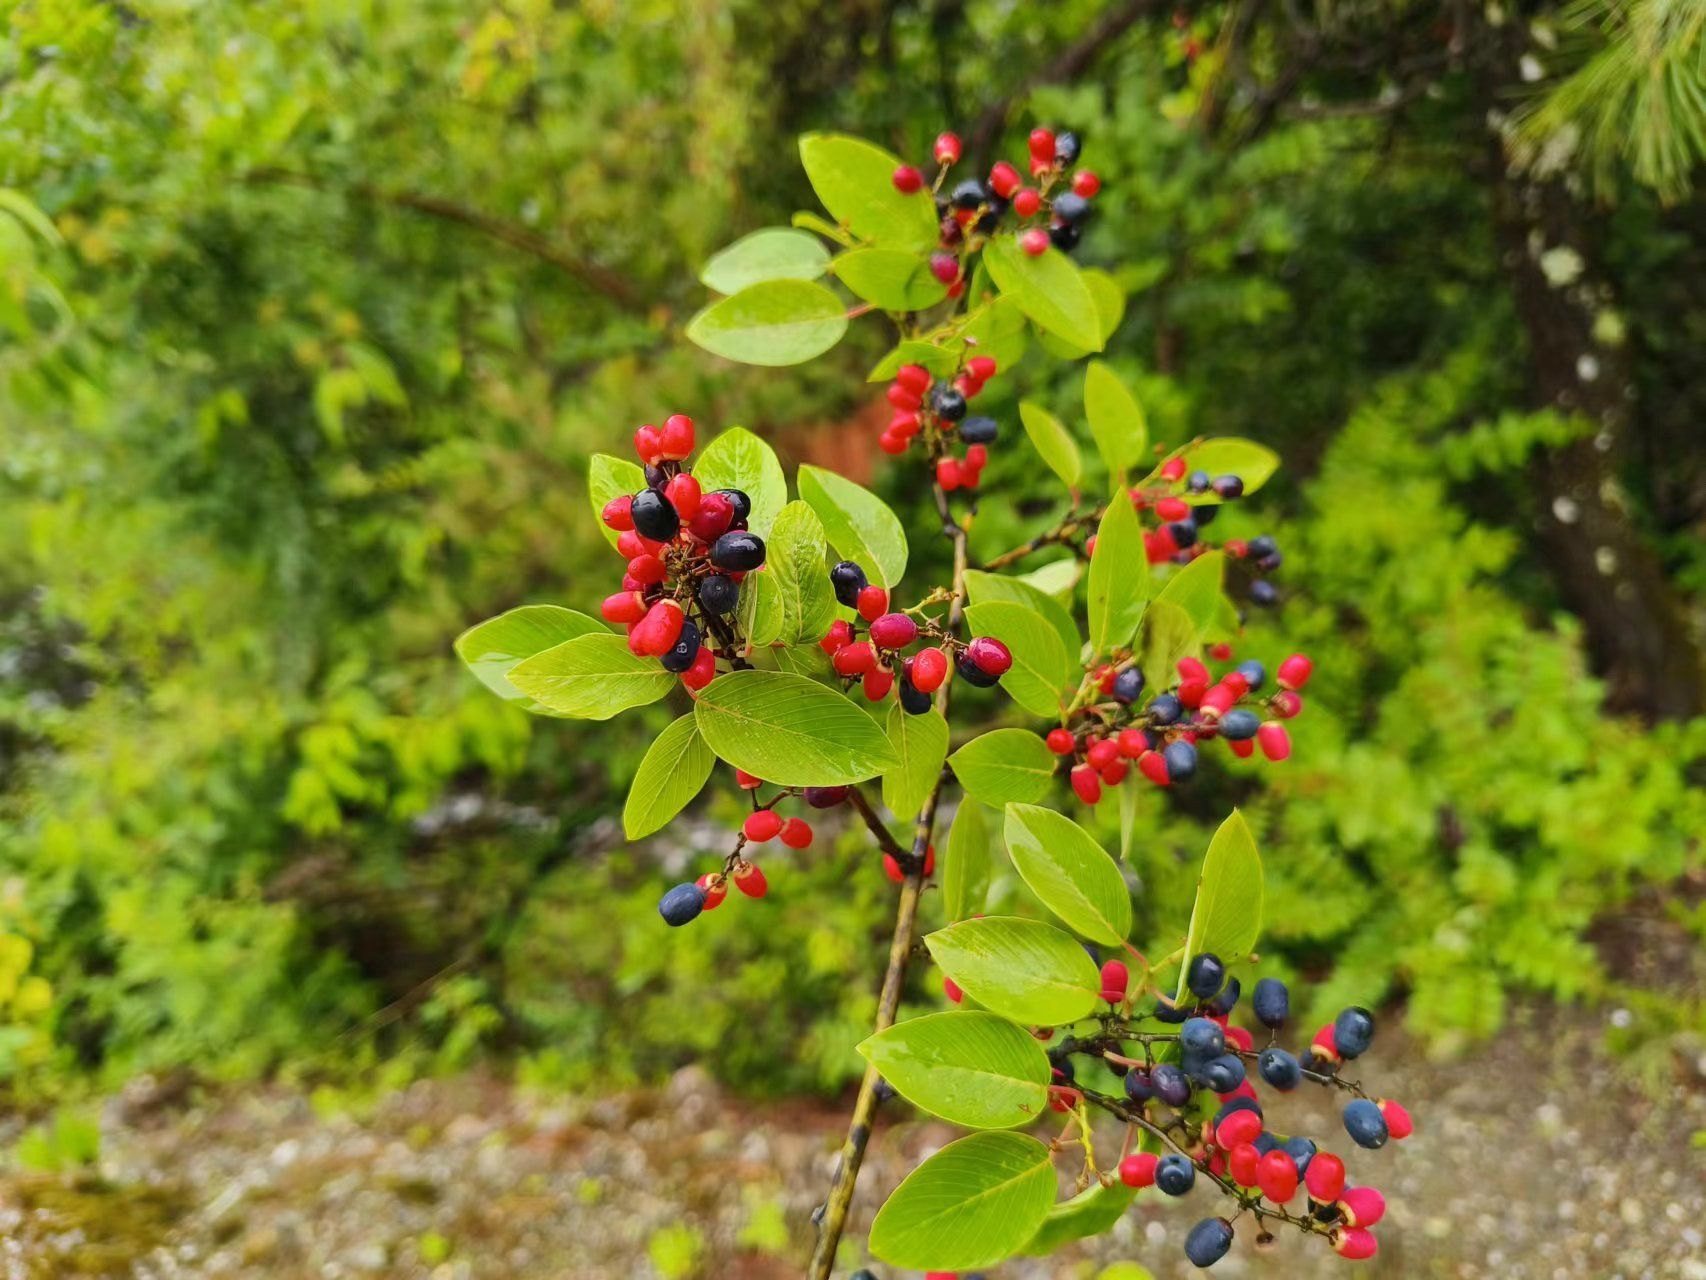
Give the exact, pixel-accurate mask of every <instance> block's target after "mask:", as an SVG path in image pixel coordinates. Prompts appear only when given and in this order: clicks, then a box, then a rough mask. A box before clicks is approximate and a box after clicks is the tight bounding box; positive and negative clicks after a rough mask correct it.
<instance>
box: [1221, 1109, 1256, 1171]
mask: <svg viewBox="0 0 1706 1280" xmlns="http://www.w3.org/2000/svg"><path fill="white" fill-rule="evenodd" d="M1235 1114H1237V1115H1250V1114H1252V1113H1251V1112H1247V1111H1240V1112H1236V1113H1235ZM1261 1164H1262V1153H1261V1152H1260V1151H1258V1150H1256V1148H1255V1146H1254V1145H1253V1144H1252V1143H1248V1142H1240V1143H1238V1144H1237V1145H1236V1146H1234V1147H1233V1148H1232V1149H1231V1150H1229V1151H1228V1152H1227V1153H1226V1171H1227V1172H1228V1173H1230V1174H1231V1175H1232V1181H1234V1182H1236V1183H1237V1184H1238V1185H1239V1186H1241V1187H1253V1186H1255V1185H1256V1175H1257V1172H1258V1171H1259V1170H1260V1168H1261Z"/></svg>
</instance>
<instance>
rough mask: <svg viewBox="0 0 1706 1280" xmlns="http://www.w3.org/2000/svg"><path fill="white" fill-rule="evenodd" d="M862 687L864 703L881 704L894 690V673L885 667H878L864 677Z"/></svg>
mask: <svg viewBox="0 0 1706 1280" xmlns="http://www.w3.org/2000/svg"><path fill="white" fill-rule="evenodd" d="M864 687H865V701H866V702H881V701H882V700H883V699H884V698H886V697H888V696H889V690H891V689H893V688H894V672H892V671H890V670H889V669H888V668H887V667H878V668H877V669H876V670H875V671H872V672H870V673H869V674H867V675H866V677H865V686H864Z"/></svg>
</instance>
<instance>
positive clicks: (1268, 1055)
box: [1256, 1049, 1303, 1090]
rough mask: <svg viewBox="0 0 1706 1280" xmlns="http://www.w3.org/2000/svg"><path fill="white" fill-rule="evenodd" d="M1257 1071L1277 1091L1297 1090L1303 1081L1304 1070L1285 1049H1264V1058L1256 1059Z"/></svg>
mask: <svg viewBox="0 0 1706 1280" xmlns="http://www.w3.org/2000/svg"><path fill="white" fill-rule="evenodd" d="M1256 1070H1258V1071H1260V1072H1261V1073H1262V1079H1264V1080H1266V1081H1267V1082H1268V1083H1269V1084H1271V1085H1273V1087H1274V1088H1276V1089H1284V1090H1290V1089H1295V1088H1297V1086H1298V1084H1299V1083H1300V1082H1301V1081H1302V1080H1303V1068H1302V1067H1301V1066H1299V1065H1298V1062H1297V1059H1296V1058H1295V1057H1294V1056H1292V1055H1291V1054H1289V1053H1287V1052H1286V1051H1285V1050H1284V1049H1263V1050H1262V1056H1261V1057H1259V1058H1257V1059H1256Z"/></svg>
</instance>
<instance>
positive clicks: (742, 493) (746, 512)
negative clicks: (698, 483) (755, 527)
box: [711, 489, 752, 522]
mask: <svg viewBox="0 0 1706 1280" xmlns="http://www.w3.org/2000/svg"><path fill="white" fill-rule="evenodd" d="M711 492H712V493H720V494H722V495H723V497H725V498H727V499H728V500H729V505H730V506H732V507H733V508H734V509H735V514H734V518H735V520H737V521H743V522H744V521H746V520H749V519H751V518H752V499H751V498H749V497H747V496H746V490H744V489H713V490H711Z"/></svg>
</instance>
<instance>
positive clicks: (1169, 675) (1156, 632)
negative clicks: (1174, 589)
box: [1137, 600, 1202, 689]
mask: <svg viewBox="0 0 1706 1280" xmlns="http://www.w3.org/2000/svg"><path fill="white" fill-rule="evenodd" d="M1201 647H1202V639H1201V637H1200V636H1199V635H1198V634H1197V624H1196V623H1194V622H1192V621H1191V615H1190V614H1188V613H1186V612H1185V611H1184V610H1183V609H1181V608H1180V607H1179V606H1178V605H1176V604H1174V603H1173V602H1172V601H1171V600H1156V601H1154V602H1152V603H1151V604H1150V606H1149V608H1148V609H1147V610H1146V611H1145V612H1144V615H1143V631H1142V634H1140V635H1139V636H1138V645H1137V654H1138V661H1137V665H1138V669H1139V670H1141V671H1142V672H1143V679H1144V681H1145V683H1146V684H1148V686H1149V687H1150V688H1151V689H1165V688H1167V687H1169V686H1170V685H1171V684H1172V683H1173V681H1174V679H1175V678H1176V673H1177V671H1178V664H1179V659H1180V658H1183V657H1185V656H1186V655H1187V654H1194V653H1196V651H1197V650H1198V649H1200V648H1201Z"/></svg>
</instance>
